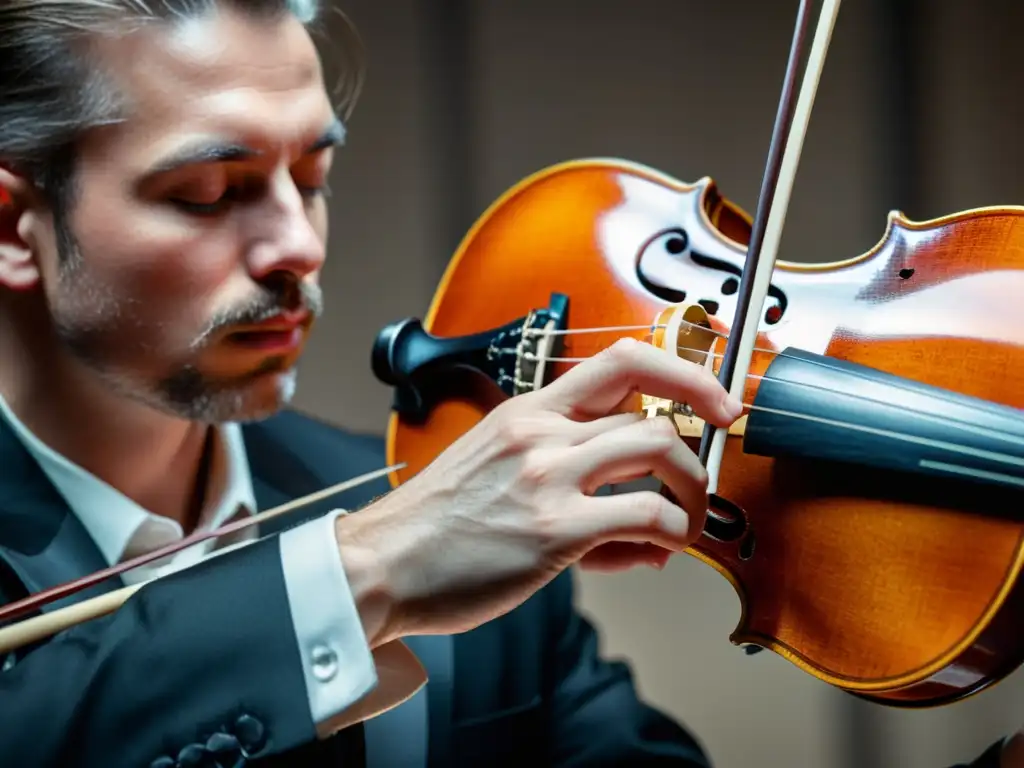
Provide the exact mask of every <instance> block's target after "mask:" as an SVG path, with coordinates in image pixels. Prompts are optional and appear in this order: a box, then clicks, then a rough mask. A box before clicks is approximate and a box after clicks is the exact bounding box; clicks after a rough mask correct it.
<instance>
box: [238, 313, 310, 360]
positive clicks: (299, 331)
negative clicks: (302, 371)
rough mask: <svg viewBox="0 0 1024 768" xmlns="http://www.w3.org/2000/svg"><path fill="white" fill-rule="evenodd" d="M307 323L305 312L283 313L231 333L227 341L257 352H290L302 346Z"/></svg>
mask: <svg viewBox="0 0 1024 768" xmlns="http://www.w3.org/2000/svg"><path fill="white" fill-rule="evenodd" d="M309 321H310V314H309V312H307V311H301V312H287V313H284V312H283V313H281V314H278V315H275V316H274V317H272V318H269V319H267V320H264V321H263V322H261V323H254V324H252V325H247V326H245V327H244V328H243V329H241V330H238V331H234V332H232V333H231V334H230V335H229V336H228V341H230V342H231V343H232V344H235V345H237V346H240V347H244V348H246V349H250V350H254V351H259V352H291V351H294V350H295V349H297V348H298V347H299V346H300V345H301V344H302V339H303V337H304V335H305V331H306V328H307V327H308V326H309Z"/></svg>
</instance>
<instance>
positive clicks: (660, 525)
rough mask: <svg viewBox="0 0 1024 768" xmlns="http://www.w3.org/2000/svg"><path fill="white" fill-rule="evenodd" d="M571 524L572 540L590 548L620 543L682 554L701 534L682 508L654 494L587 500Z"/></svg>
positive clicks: (623, 494) (575, 511) (648, 492)
mask: <svg viewBox="0 0 1024 768" xmlns="http://www.w3.org/2000/svg"><path fill="white" fill-rule="evenodd" d="M568 522H569V524H570V525H571V526H572V533H573V536H572V537H573V538H576V540H578V541H586V542H589V543H590V546H591V547H597V546H598V545H600V544H605V543H607V542H612V541H619V542H635V543H640V544H643V543H650V544H653V545H655V546H658V547H662V548H663V549H668V550H671V551H673V552H682V551H683V550H684V549H686V548H687V547H688V546H690V544H691V543H692V541H693V540H694V539H695V538H696V537H697V536H699V535H700V528H699V527H696V528H695V527H693V526H692V525H691V521H690V516H689V515H688V514H687V513H686V512H685V511H684V510H683V509H682V507H680V506H679V505H677V504H673V503H672V502H671V501H670V500H668V499H667V498H665V497H664V496H662V495H661V494H659V493H655V492H654V491H637V492H635V493H621V494H616V495H615V496H594V497H590V498H587V499H584V500H583V503H582V504H580V505H579V507H577V508H575V509H574V514H573V515H572V519H571V520H570V521H568Z"/></svg>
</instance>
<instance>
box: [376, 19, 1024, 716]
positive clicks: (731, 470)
mask: <svg viewBox="0 0 1024 768" xmlns="http://www.w3.org/2000/svg"><path fill="white" fill-rule="evenodd" d="M806 6H807V4H806V2H805V3H802V4H801V8H800V11H799V14H798V21H797V32H796V34H795V35H794V43H793V50H792V51H791V56H790V66H789V69H788V70H787V76H786V82H785V85H784V92H783V98H782V100H781V103H780V110H779V116H778V119H777V121H776V126H775V132H774V135H773V139H772V149H771V151H770V153H769V161H768V167H767V169H766V173H765V177H764V185H763V187H762V191H761V196H760V198H759V202H758V210H757V214H756V216H755V217H753V218H752V217H751V216H749V215H748V214H747V213H746V212H745V211H744V210H743V209H742V208H741V207H739V206H738V205H737V204H735V203H734V202H732V201H730V200H729V199H728V198H726V197H725V196H724V195H723V194H722V193H721V191H720V190H719V189H718V187H717V185H716V184H715V182H714V181H713V180H712V179H711V178H710V177H706V178H703V179H701V180H699V181H697V182H695V183H686V182H683V181H680V180H678V179H676V178H674V177H672V176H670V175H667V174H665V173H663V172H660V171H658V170H655V169H652V168H648V167H645V166H643V165H638V164H636V163H630V162H626V161H620V160H607V159H584V160H577V161H573V162H567V163H562V164H559V165H555V166H553V167H550V168H547V169H544V170H542V171H540V172H538V173H535V174H533V175H531V176H529V177H528V178H526V179H524V180H522V181H521V182H520V183H518V184H516V185H515V186H513V187H512V188H511V189H509V190H508V191H507V192H506V193H505V194H504V195H502V196H501V197H500V198H499V199H498V200H497V201H496V202H494V204H493V205H492V206H491V207H490V208H489V209H488V210H487V211H486V212H485V213H484V214H483V215H482V216H481V217H480V219H479V220H478V221H477V222H476V223H475V225H474V226H473V227H472V228H471V230H470V231H469V232H468V234H467V235H466V237H465V238H464V240H463V241H462V243H461V245H460V246H459V248H458V250H457V252H456V253H455V255H454V257H453V258H452V260H451V262H450V264H449V266H448V268H447V270H446V272H445V273H444V275H443V277H442V279H441V281H440V284H439V286H438V288H437V290H436V292H435V294H434V297H433V301H432V303H431V304H430V307H429V311H428V312H427V314H426V316H425V318H424V319H423V320H422V321H420V320H418V319H416V318H408V319H405V320H403V321H400V322H397V323H393V324H391V325H389V326H388V327H386V328H384V329H383V330H382V331H381V332H380V333H379V335H378V336H377V338H376V341H375V344H374V347H373V353H372V364H373V370H374V373H375V375H376V376H377V377H378V378H379V379H380V380H381V381H382V382H384V383H385V384H387V385H388V386H390V387H393V389H394V400H393V406H392V412H391V416H390V420H389V428H388V433H387V450H388V456H387V461H388V463H390V464H395V463H398V462H401V463H402V464H404V465H405V466H404V468H403V469H401V470H396V471H395V472H393V473H391V475H390V480H391V483H392V485H395V486H397V485H399V484H401V483H403V482H405V481H406V480H407V479H409V478H410V477H412V476H413V475H415V474H416V473H417V472H419V471H420V470H422V469H423V468H424V467H425V466H427V465H428V464H429V463H430V462H431V461H432V460H433V459H434V458H435V457H436V456H437V455H438V454H439V453H440V452H441V451H443V450H444V449H445V448H446V447H447V446H448V445H450V444H451V443H452V442H453V441H454V440H456V439H457V438H458V437H459V436H461V435H462V434H463V433H465V432H466V431H467V430H469V429H470V428H471V427H473V426H474V425H475V424H476V423H477V422H479V421H480V420H481V419H482V418H483V417H484V416H485V415H486V414H487V413H488V412H489V411H490V410H491V409H493V408H494V407H495V406H496V405H497V404H499V403H501V402H503V401H504V400H506V399H507V398H511V397H517V396H520V395H523V394H526V393H529V392H532V391H534V390H536V389H538V388H540V387H543V386H545V385H546V384H548V383H550V382H551V381H553V380H555V379H556V378H558V377H559V376H560V375H562V374H563V373H564V372H565V371H567V370H569V369H570V368H571V367H572V366H573V365H575V364H576V363H578V362H580V361H582V360H585V359H586V358H588V357H590V356H592V355H594V354H596V353H597V352H599V351H600V350H602V349H604V348H605V347H607V346H609V345H611V344H612V343H614V342H615V341H616V340H617V339H618V338H620V337H621V336H624V335H632V336H634V337H636V338H639V339H642V340H645V341H647V342H648V343H652V344H657V345H658V346H660V347H662V348H664V349H665V350H667V351H668V352H670V353H672V354H677V355H679V356H681V357H684V358H686V359H688V360H690V361H691V362H693V363H694V364H695V365H704V366H706V367H708V368H710V369H711V370H713V371H714V372H715V373H716V375H718V377H719V379H720V381H722V383H723V384H724V385H725V386H726V387H727V388H728V389H729V390H730V392H732V393H733V394H736V395H740V396H742V400H743V402H744V404H745V409H744V415H743V416H742V417H741V418H740V419H739V420H738V421H737V422H736V423H735V424H734V425H733V426H732V427H730V428H729V429H728V430H720V429H717V428H714V427H711V426H710V425H705V424H704V423H703V422H701V421H700V420H699V419H698V418H697V417H696V416H695V415H694V414H693V412H692V411H691V410H690V409H689V408H688V406H686V404H685V403H673V402H667V401H659V400H657V399H654V398H649V397H646V396H645V395H643V393H639V394H638V395H637V398H636V401H635V402H634V403H633V404H632V407H633V408H635V409H636V410H644V411H646V412H647V414H648V415H649V416H657V415H667V416H669V417H670V418H672V419H673V420H674V422H675V423H676V426H677V429H678V430H679V433H680V437H681V439H683V440H685V441H686V442H687V443H688V444H689V445H690V447H691V448H693V449H694V450H695V451H698V452H699V456H700V458H701V460H702V461H703V462H704V464H705V466H706V467H708V469H709V477H710V478H711V484H710V487H709V491H710V496H709V498H710V509H709V510H708V518H707V523H706V527H705V529H704V531H703V534H702V536H701V537H700V538H699V539H698V540H697V541H696V542H695V543H694V544H693V545H692V547H691V548H690V549H689V550H688V553H689V554H690V555H692V556H694V557H696V558H698V559H699V560H701V561H703V562H704V563H706V564H707V565H709V566H711V567H712V568H714V569H715V570H716V571H717V572H718V573H720V574H721V575H722V576H723V577H724V578H725V579H727V580H728V581H729V583H730V584H731V585H732V586H733V588H734V589H735V591H736V593H737V595H738V596H739V599H740V603H741V606H742V613H741V616H740V618H739V621H738V623H737V626H736V629H735V631H734V632H733V634H732V636H731V637H730V640H731V641H732V642H733V643H735V644H737V645H739V646H742V647H745V648H747V649H748V650H761V649H769V650H771V651H774V652H775V653H777V654H779V655H780V656H782V657H783V658H785V659H787V660H788V661H790V662H792V663H793V664H794V665H795V666H796V667H798V668H799V669H802V670H803V671H805V672H806V673H809V674H811V675H813V676H815V677H816V678H818V679H820V680H822V681H824V682H826V683H828V684H831V685H833V686H836V687H838V688H840V689H842V690H844V691H847V692H849V693H851V694H853V695H856V696H858V697H861V698H865V699H868V700H871V701H874V702H877V703H881V704H886V705H889V706H895V707H924V706H937V705H942V704H948V703H951V702H954V701H957V700H959V699H963V698H965V697H967V696H969V695H972V694H974V693H977V692H979V691H981V690H983V689H984V688H986V687H987V686H989V685H991V684H992V683H994V682H997V681H999V680H1001V679H1003V678H1005V677H1006V676H1007V675H1008V674H1010V673H1011V672H1012V671H1013V670H1014V669H1015V668H1017V667H1018V665H1019V664H1020V663H1021V661H1022V660H1024V642H1022V639H1021V638H1022V635H1021V629H1022V618H1024V585H1022V584H1021V582H1020V573H1021V569H1022V567H1024V503H1022V502H1024V493H1022V491H1024V413H1022V411H1021V410H1020V409H1021V408H1024V302H1022V300H1021V298H1020V297H1021V296H1024V207H1013V206H1001V207H991V208H981V209H974V210H968V211H962V212H959V213H955V214H952V215H948V216H944V217H942V218H937V219H933V220H930V221H913V220H911V219H909V218H908V217H906V216H905V215H903V214H902V213H900V212H896V211H894V212H892V213H891V214H890V215H889V217H888V221H887V223H886V226H885V228H884V231H883V232H882V234H881V237H880V239H879V240H878V242H877V244H876V245H875V246H874V247H873V248H871V249H870V250H868V251H867V252H864V253H861V254H859V255H854V256H851V257H848V258H843V259H841V260H837V261H833V262H831V263H825V264H818V265H803V264H797V263H793V262H787V261H780V260H778V259H777V258H776V252H777V248H778V241H779V238H780V236H781V228H782V220H783V219H784V212H785V208H786V205H787V202H788V195H789V191H790V189H791V186H792V183H793V178H794V176H795V169H796V164H797V163H796V158H797V157H798V155H799V147H800V145H801V143H802V137H803V134H804V132H805V130H806V126H807V123H808V120H809V114H810V105H811V103H812V102H813V94H814V89H815V88H816V84H817V79H818V78H819V77H820V73H821V65H822V62H823V60H824V51H825V49H826V48H827V41H828V38H829V35H830V33H831V29H832V26H833V24H834V21H835V18H836V14H837V12H838V2H826V3H825V6H824V8H823V9H822V12H821V19H820V21H819V26H818V30H817V33H816V36H815V40H814V48H812V50H811V53H810V55H809V56H808V64H807V68H806V74H805V77H804V84H803V87H802V90H801V93H800V98H799V100H798V101H796V103H794V97H793V92H794V81H795V69H796V62H797V61H798V60H799V59H800V57H801V55H802V50H803V39H804V36H805V32H806V28H807V18H806V16H807V7H806ZM783 145H785V149H784V150H783V149H782V146H783Z"/></svg>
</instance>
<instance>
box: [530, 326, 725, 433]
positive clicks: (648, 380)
mask: <svg viewBox="0 0 1024 768" xmlns="http://www.w3.org/2000/svg"><path fill="white" fill-rule="evenodd" d="M637 391H639V392H642V393H644V394H646V395H651V396H652V397H663V398H667V399H670V400H674V401H676V402H686V403H688V404H689V405H690V406H691V407H692V408H693V410H694V412H695V413H696V414H697V415H698V416H700V417H701V418H702V419H704V420H705V421H709V422H711V423H712V424H714V425H715V426H719V427H727V426H729V425H730V424H732V423H733V422H734V421H735V420H736V419H737V418H739V416H740V414H741V413H742V412H743V407H742V405H741V403H740V402H739V401H738V400H735V399H734V398H731V397H730V396H729V394H728V392H727V390H726V389H725V388H724V387H723V386H722V385H721V384H720V383H719V382H718V380H717V379H716V378H715V377H714V375H713V374H712V373H711V372H710V371H708V370H706V369H705V368H704V367H703V366H700V365H697V364H695V363H691V362H689V361H688V360H683V359H682V358H680V357H677V356H675V355H672V354H671V353H669V352H666V351H665V350H662V349H658V348H657V347H655V346H653V345H651V344H645V343H643V342H640V341H637V340H636V339H621V340H619V341H617V342H616V343H615V344H613V345H612V346H610V347H608V348H607V349H605V350H603V351H602V352H600V353H599V354H597V355H594V356H593V357H592V358H590V359H588V360H585V361H584V362H582V363H580V364H578V365H576V366H575V367H573V368H572V369H570V370H569V371H567V372H566V373H564V374H563V375H562V376H560V377H559V378H557V379H555V381H553V382H552V383H551V384H549V385H548V386H547V387H544V388H543V389H541V390H538V391H537V392H536V394H537V395H538V396H539V397H540V398H541V400H542V402H543V403H544V405H545V407H547V408H550V409H551V410H554V411H557V412H558V413H561V414H563V415H565V416H570V417H572V418H579V417H584V418H586V417H594V416H602V415H604V414H607V413H609V412H611V411H612V410H613V409H614V408H615V407H616V406H617V405H618V404H620V403H621V402H622V401H623V400H625V399H626V397H627V396H628V395H630V394H631V393H633V392H637Z"/></svg>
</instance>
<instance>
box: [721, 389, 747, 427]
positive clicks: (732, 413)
mask: <svg viewBox="0 0 1024 768" xmlns="http://www.w3.org/2000/svg"><path fill="white" fill-rule="evenodd" d="M722 410H724V411H725V415H726V417H727V418H729V419H730V420H732V421H736V419H738V418H739V417H740V416H742V415H743V401H742V400H740V399H739V398H738V397H736V396H735V395H727V396H726V398H725V402H723V403H722Z"/></svg>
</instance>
